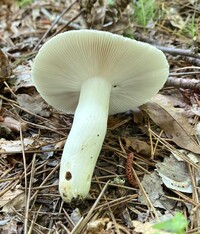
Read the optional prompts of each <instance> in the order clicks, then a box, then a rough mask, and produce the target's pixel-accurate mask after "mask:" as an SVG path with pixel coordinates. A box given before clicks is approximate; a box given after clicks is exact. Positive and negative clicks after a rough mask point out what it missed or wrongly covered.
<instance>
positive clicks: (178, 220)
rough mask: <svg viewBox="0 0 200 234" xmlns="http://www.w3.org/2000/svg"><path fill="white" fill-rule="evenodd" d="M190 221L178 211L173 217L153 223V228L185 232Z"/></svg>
mask: <svg viewBox="0 0 200 234" xmlns="http://www.w3.org/2000/svg"><path fill="white" fill-rule="evenodd" d="M187 225H188V222H187V220H186V218H185V217H184V215H183V214H181V213H180V212H178V213H176V214H175V216H174V217H173V218H172V219H169V220H167V221H164V222H161V223H157V224H155V225H153V228H155V229H159V230H162V231H167V232H170V233H177V234H184V230H185V228H186V227H187Z"/></svg>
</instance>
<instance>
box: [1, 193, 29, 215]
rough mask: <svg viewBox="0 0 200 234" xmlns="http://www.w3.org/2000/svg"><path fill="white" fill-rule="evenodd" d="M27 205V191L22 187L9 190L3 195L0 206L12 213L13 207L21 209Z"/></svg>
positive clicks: (4, 210)
mask: <svg viewBox="0 0 200 234" xmlns="http://www.w3.org/2000/svg"><path fill="white" fill-rule="evenodd" d="M24 206H25V193H24V191H23V190H21V189H15V190H8V191H7V192H6V193H4V194H3V195H2V196H1V199H0V208H2V209H1V210H2V211H3V212H5V213H10V212H11V213H12V212H13V209H12V208H13V207H14V208H15V209H21V208H22V207H24Z"/></svg>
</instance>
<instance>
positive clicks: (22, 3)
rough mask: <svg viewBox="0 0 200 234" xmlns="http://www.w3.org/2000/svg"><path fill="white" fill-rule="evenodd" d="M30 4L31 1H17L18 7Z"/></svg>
mask: <svg viewBox="0 0 200 234" xmlns="http://www.w3.org/2000/svg"><path fill="white" fill-rule="evenodd" d="M32 2H33V0H18V1H17V3H18V6H19V7H25V6H27V5H28V4H31V3H32Z"/></svg>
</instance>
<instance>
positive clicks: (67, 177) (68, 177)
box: [65, 171, 72, 180]
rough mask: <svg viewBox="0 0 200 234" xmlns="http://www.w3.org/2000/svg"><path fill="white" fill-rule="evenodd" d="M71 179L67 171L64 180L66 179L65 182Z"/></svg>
mask: <svg viewBox="0 0 200 234" xmlns="http://www.w3.org/2000/svg"><path fill="white" fill-rule="evenodd" d="M71 178H72V174H71V172H70V171H67V172H66V174H65V179H66V180H71Z"/></svg>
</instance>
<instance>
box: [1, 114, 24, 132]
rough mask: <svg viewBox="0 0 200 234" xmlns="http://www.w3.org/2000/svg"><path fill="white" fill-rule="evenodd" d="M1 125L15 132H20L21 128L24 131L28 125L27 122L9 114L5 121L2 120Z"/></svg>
mask: <svg viewBox="0 0 200 234" xmlns="http://www.w3.org/2000/svg"><path fill="white" fill-rule="evenodd" d="M0 125H1V126H5V127H7V128H9V129H10V130H12V131H14V132H19V131H20V128H21V129H22V131H25V130H27V127H28V126H27V124H26V123H20V122H19V121H17V120H16V119H13V118H12V117H8V116H6V117H4V118H3V121H2V122H0Z"/></svg>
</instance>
